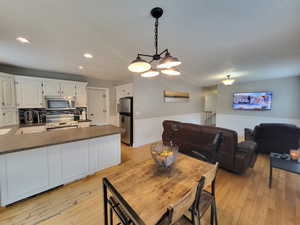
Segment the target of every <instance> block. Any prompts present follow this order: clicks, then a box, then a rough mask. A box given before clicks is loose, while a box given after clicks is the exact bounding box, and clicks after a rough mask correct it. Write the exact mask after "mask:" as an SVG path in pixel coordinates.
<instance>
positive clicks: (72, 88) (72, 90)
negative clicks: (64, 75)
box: [60, 81, 76, 97]
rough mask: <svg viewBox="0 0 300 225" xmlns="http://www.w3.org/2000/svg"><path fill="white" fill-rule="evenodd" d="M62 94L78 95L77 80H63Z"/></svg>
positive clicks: (67, 95) (65, 95)
mask: <svg viewBox="0 0 300 225" xmlns="http://www.w3.org/2000/svg"><path fill="white" fill-rule="evenodd" d="M60 90H61V96H64V97H69V96H76V82H74V81H62V82H61V83H60Z"/></svg>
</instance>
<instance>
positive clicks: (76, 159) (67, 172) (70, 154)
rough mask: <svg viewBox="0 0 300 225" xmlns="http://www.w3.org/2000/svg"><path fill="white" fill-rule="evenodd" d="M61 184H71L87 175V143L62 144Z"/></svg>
mask: <svg viewBox="0 0 300 225" xmlns="http://www.w3.org/2000/svg"><path fill="white" fill-rule="evenodd" d="M62 162H63V164H62V179H63V183H68V182H72V181H74V180H78V179H80V178H82V177H85V176H87V175H88V168H89V164H88V163H89V161H88V143H87V142H85V141H80V142H72V143H68V144H64V146H63V151H62Z"/></svg>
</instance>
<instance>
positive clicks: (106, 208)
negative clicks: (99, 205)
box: [103, 182, 108, 225]
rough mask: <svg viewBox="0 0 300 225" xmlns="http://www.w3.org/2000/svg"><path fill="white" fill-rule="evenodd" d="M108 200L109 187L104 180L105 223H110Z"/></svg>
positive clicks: (105, 224) (106, 224)
mask: <svg viewBox="0 0 300 225" xmlns="http://www.w3.org/2000/svg"><path fill="white" fill-rule="evenodd" d="M107 204H108V201H107V187H106V185H105V183H104V182H103V207H104V225H108V205H107Z"/></svg>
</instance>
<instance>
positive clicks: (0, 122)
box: [0, 109, 17, 127]
mask: <svg viewBox="0 0 300 225" xmlns="http://www.w3.org/2000/svg"><path fill="white" fill-rule="evenodd" d="M13 124H17V111H16V110H15V109H6V110H0V127H3V126H9V125H13Z"/></svg>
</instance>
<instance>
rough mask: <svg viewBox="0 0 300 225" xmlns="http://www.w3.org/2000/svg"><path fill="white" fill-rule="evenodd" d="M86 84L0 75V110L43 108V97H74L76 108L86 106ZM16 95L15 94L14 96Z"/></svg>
mask: <svg viewBox="0 0 300 225" xmlns="http://www.w3.org/2000/svg"><path fill="white" fill-rule="evenodd" d="M86 85H87V83H86V82H79V81H67V80H56V79H45V78H35V77H27V76H12V75H6V74H2V73H0V110H1V109H2V110H7V109H12V108H15V107H16V106H17V108H45V107H46V105H45V101H44V98H45V96H61V97H70V96H72V97H76V99H77V103H76V106H77V107H86V106H87V95H86ZM15 93H16V94H15Z"/></svg>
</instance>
